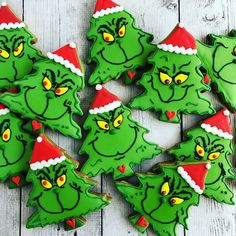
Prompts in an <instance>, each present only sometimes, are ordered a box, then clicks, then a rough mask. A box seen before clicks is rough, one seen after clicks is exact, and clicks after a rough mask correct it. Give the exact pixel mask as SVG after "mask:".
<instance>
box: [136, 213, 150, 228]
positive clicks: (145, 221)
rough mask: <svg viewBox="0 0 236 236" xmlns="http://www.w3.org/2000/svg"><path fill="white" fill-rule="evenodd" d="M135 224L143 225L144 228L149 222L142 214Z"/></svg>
mask: <svg viewBox="0 0 236 236" xmlns="http://www.w3.org/2000/svg"><path fill="white" fill-rule="evenodd" d="M136 225H137V226H140V227H144V228H147V227H148V225H149V223H148V221H147V220H146V219H145V217H144V216H141V217H140V218H139V219H138V221H137V222H136Z"/></svg>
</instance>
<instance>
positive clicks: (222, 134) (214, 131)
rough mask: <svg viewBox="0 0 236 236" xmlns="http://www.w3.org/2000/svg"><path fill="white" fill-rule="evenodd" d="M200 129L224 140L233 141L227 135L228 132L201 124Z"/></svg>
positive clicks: (230, 135)
mask: <svg viewBox="0 0 236 236" xmlns="http://www.w3.org/2000/svg"><path fill="white" fill-rule="evenodd" d="M201 128H202V129H204V130H205V131H206V132H208V133H212V134H214V135H217V136H219V137H222V138H224V139H230V140H231V139H233V135H232V134H229V133H228V132H223V130H222V129H218V128H217V127H216V126H211V125H209V124H205V123H203V124H201Z"/></svg>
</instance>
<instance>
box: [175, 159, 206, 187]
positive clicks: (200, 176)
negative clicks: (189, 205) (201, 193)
mask: <svg viewBox="0 0 236 236" xmlns="http://www.w3.org/2000/svg"><path fill="white" fill-rule="evenodd" d="M180 167H182V168H183V169H184V170H185V171H186V172H187V173H188V175H189V176H190V177H191V179H192V180H194V182H195V183H196V185H197V186H199V187H200V189H201V190H203V189H204V187H205V179H206V175H207V172H208V169H207V167H206V163H203V164H189V165H182V166H180Z"/></svg>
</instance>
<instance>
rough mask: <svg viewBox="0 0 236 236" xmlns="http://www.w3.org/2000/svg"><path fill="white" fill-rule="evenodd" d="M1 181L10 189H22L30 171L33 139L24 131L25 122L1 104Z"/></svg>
mask: <svg viewBox="0 0 236 236" xmlns="http://www.w3.org/2000/svg"><path fill="white" fill-rule="evenodd" d="M0 132H1V133H0V134H1V138H0V181H1V182H3V181H6V180H9V187H10V188H16V187H21V186H23V185H24V184H26V182H25V175H26V172H27V171H28V169H29V159H30V157H31V154H32V149H33V142H34V139H33V137H32V136H31V135H30V134H29V133H27V132H25V131H24V129H23V121H22V120H21V119H19V118H18V117H17V116H15V115H14V114H13V113H11V112H10V111H9V109H8V108H6V107H5V106H4V105H2V104H0Z"/></svg>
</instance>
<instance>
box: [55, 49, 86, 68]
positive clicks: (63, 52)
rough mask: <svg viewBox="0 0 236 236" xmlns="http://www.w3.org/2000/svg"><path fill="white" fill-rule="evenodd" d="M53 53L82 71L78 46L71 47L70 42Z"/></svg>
mask: <svg viewBox="0 0 236 236" xmlns="http://www.w3.org/2000/svg"><path fill="white" fill-rule="evenodd" d="M52 54H56V55H57V56H60V57H62V58H63V59H64V60H68V61H69V62H70V63H71V64H73V65H74V66H75V68H77V69H80V70H81V71H82V69H81V65H80V61H79V58H78V54H77V50H76V48H72V47H70V45H69V44H67V45H65V46H64V47H62V48H59V49H58V50H56V51H54V52H52Z"/></svg>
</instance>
